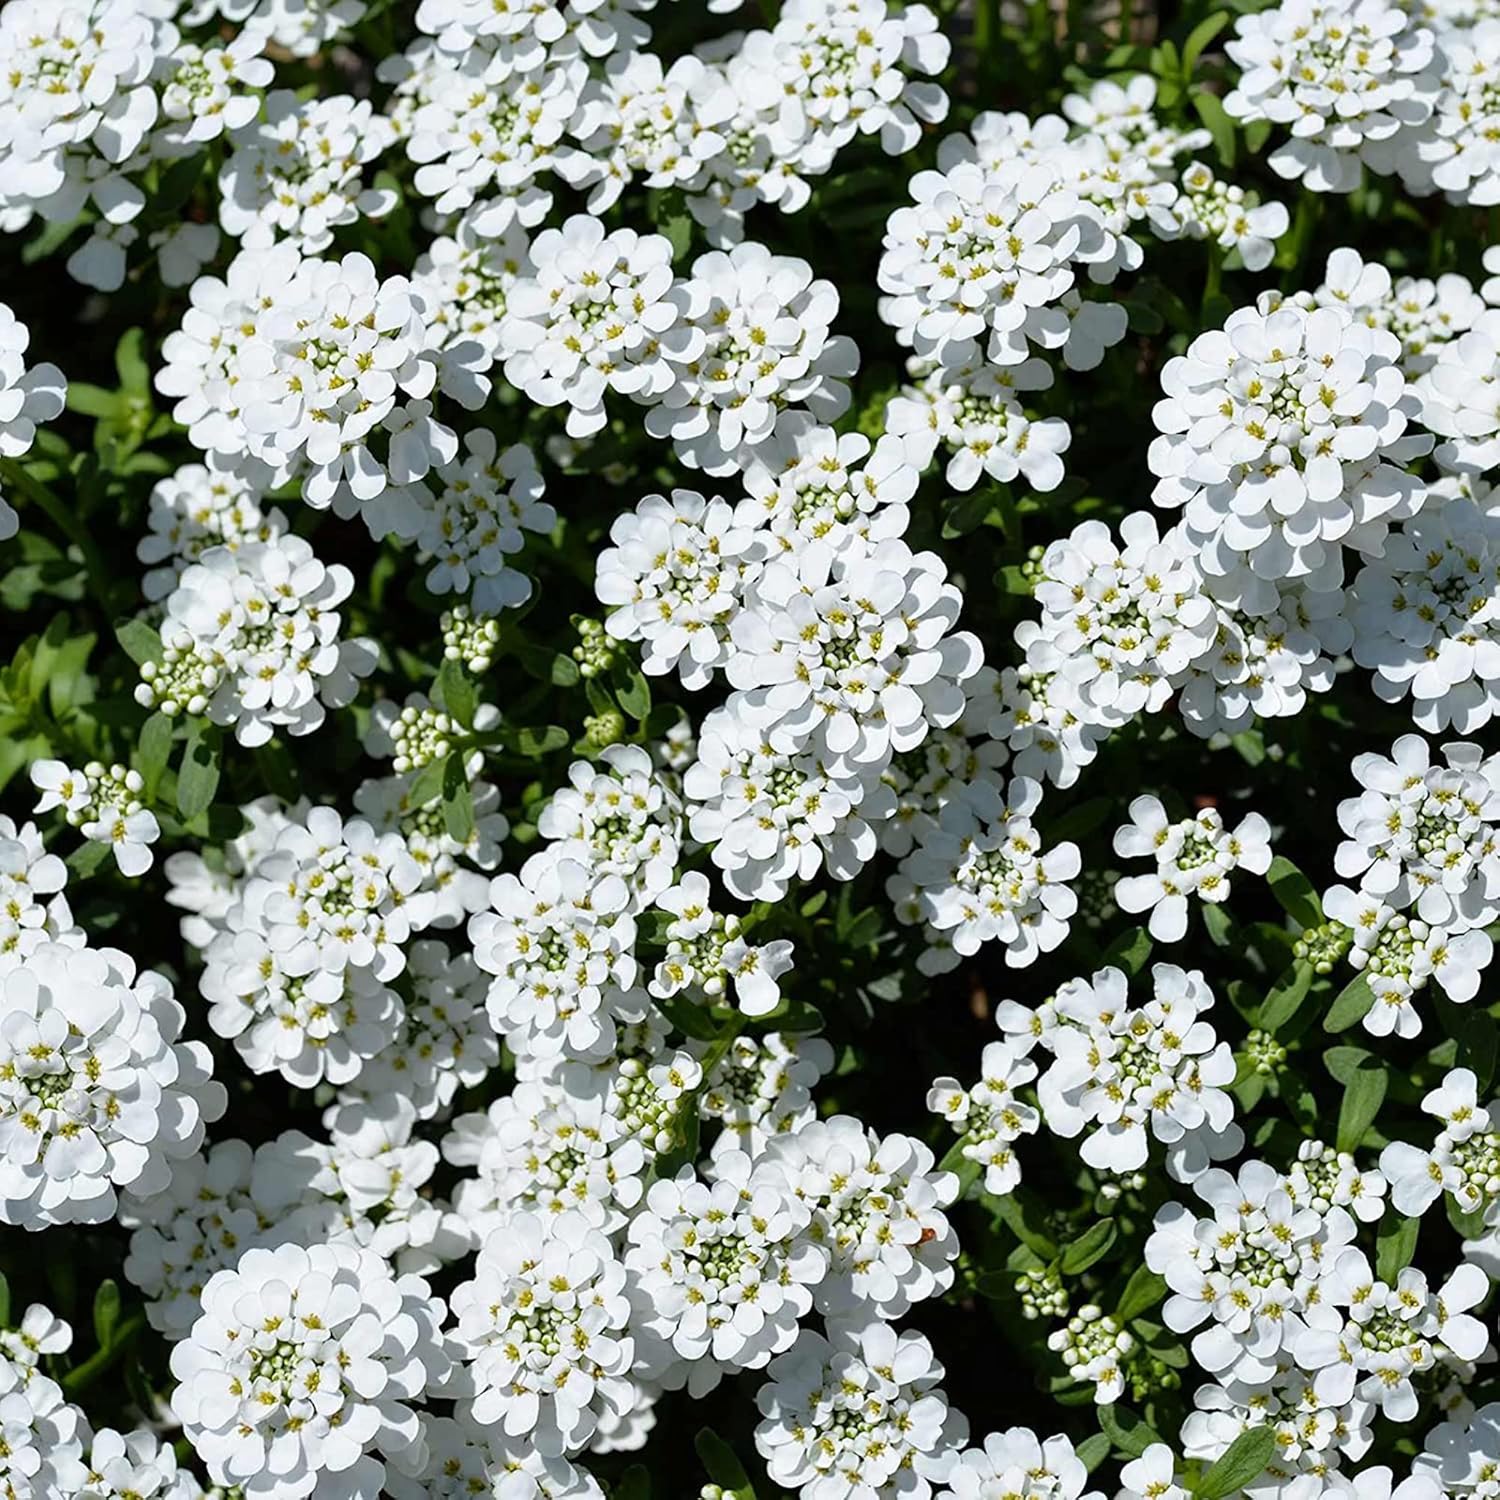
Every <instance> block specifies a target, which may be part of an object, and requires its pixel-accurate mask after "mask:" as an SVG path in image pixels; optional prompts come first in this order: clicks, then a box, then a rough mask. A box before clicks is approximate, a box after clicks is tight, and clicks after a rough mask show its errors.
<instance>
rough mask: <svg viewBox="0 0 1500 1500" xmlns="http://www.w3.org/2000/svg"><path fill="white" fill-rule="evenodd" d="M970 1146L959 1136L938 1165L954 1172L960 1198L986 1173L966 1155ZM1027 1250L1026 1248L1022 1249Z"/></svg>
mask: <svg viewBox="0 0 1500 1500" xmlns="http://www.w3.org/2000/svg"><path fill="white" fill-rule="evenodd" d="M968 1144H969V1140H968V1137H967V1136H962V1135H961V1136H959V1138H958V1139H957V1140H956V1141H954V1143H953V1144H952V1145H951V1146H949V1147H948V1150H947V1152H946V1153H945V1155H944V1156H943V1159H942V1160H941V1161H940V1162H939V1163H938V1171H939V1172H952V1173H953V1175H954V1176H955V1177H956V1178H958V1196H959V1197H960V1198H963V1197H965V1196H966V1195H967V1194H968V1191H969V1189H970V1188H971V1187H973V1185H974V1184H975V1183H976V1182H978V1181H979V1174H980V1173H981V1172H982V1171H984V1164H983V1163H982V1162H979V1161H976V1160H975V1159H974V1157H972V1156H965V1155H964V1147H965V1146H967V1145H968ZM1022 1248H1023V1249H1024V1248H1025V1247H1024V1246H1023V1247H1022Z"/></svg>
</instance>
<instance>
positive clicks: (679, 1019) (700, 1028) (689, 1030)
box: [656, 995, 719, 1042]
mask: <svg viewBox="0 0 1500 1500" xmlns="http://www.w3.org/2000/svg"><path fill="white" fill-rule="evenodd" d="M656 1008H657V1009H658V1010H659V1011H660V1012H661V1013H662V1015H664V1016H665V1017H666V1018H667V1019H668V1020H669V1021H670V1022H671V1023H672V1024H673V1025H674V1026H675V1027H676V1028H677V1029H678V1030H679V1031H680V1032H681V1033H682V1034H683V1035H684V1036H690V1037H692V1038H693V1039H694V1040H695V1041H699V1042H711V1041H713V1040H714V1038H715V1037H717V1036H718V1034H719V1028H718V1026H717V1025H716V1024H715V1022H714V1018H713V1017H712V1016H711V1015H709V1013H708V1012H707V1011H706V1010H704V1009H703V1008H702V1007H701V1006H698V1005H694V1004H693V1002H692V1001H691V1000H686V999H684V998H683V997H682V996H681V995H670V996H668V997H667V998H666V999H663V998H662V997H661V996H660V995H658V996H657V997H656Z"/></svg>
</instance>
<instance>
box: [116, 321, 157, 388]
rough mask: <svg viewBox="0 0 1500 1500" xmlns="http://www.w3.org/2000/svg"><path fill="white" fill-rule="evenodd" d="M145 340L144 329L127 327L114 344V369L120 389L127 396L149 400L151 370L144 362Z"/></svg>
mask: <svg viewBox="0 0 1500 1500" xmlns="http://www.w3.org/2000/svg"><path fill="white" fill-rule="evenodd" d="M145 342H146V334H145V330H144V329H140V328H127V329H126V330H125V332H124V333H123V334H121V335H120V342H119V343H118V344H116V345H115V369H116V370H117V371H118V372H119V376H120V389H121V390H123V391H124V392H125V394H126V395H127V396H135V397H137V398H141V399H145V400H149V399H150V396H151V371H150V368H149V367H148V366H147V364H146V356H145V354H144V353H143V352H142V346H143V345H144V344H145Z"/></svg>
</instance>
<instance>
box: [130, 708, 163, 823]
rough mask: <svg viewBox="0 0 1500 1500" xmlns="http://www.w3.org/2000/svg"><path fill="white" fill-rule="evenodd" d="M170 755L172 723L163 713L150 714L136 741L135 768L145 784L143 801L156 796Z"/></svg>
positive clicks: (148, 800)
mask: <svg viewBox="0 0 1500 1500" xmlns="http://www.w3.org/2000/svg"><path fill="white" fill-rule="evenodd" d="M171 755H172V721H171V720H170V719H169V718H168V717H167V716H166V715H165V714H163V713H155V714H152V715H151V717H150V718H149V719H147V720H146V722H145V723H144V724H142V725H141V737H140V739H139V740H137V741H136V747H135V768H136V770H138V771H139V772H140V773H141V780H142V781H144V782H145V784H146V785H145V788H144V791H145V801H147V802H150V801H151V800H152V799H153V798H154V797H155V796H156V789H157V787H158V786H160V785H161V776H162V772H163V771H165V770H166V769H167V761H168V760H169V759H170V758H171Z"/></svg>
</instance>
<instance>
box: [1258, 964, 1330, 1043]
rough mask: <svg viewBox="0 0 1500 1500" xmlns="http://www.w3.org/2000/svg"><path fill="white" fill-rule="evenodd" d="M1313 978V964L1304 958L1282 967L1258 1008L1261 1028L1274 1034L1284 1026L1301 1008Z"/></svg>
mask: <svg viewBox="0 0 1500 1500" xmlns="http://www.w3.org/2000/svg"><path fill="white" fill-rule="evenodd" d="M1315 978H1317V975H1316V973H1315V972H1314V970H1313V966H1312V965H1311V964H1310V963H1308V962H1306V961H1305V960H1304V959H1300V958H1299V959H1297V960H1296V961H1295V962H1294V963H1293V964H1291V965H1290V967H1288V968H1286V969H1284V970H1283V971H1282V974H1281V978H1280V979H1278V980H1277V981H1276V983H1275V984H1274V985H1273V986H1272V987H1271V993H1270V994H1269V995H1267V996H1266V999H1265V1003H1264V1004H1263V1005H1262V1006H1261V1008H1260V1025H1261V1029H1262V1030H1264V1031H1269V1032H1270V1033H1271V1034H1272V1035H1273V1036H1274V1035H1275V1034H1276V1032H1277V1031H1279V1030H1280V1029H1281V1027H1283V1026H1285V1025H1286V1024H1287V1022H1288V1021H1290V1020H1291V1019H1292V1017H1293V1016H1295V1015H1296V1014H1297V1012H1298V1011H1299V1010H1300V1009H1301V1008H1302V1002H1303V1001H1304V1000H1305V999H1307V992H1308V990H1310V989H1311V988H1312V982H1313V980H1314V979H1315Z"/></svg>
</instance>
